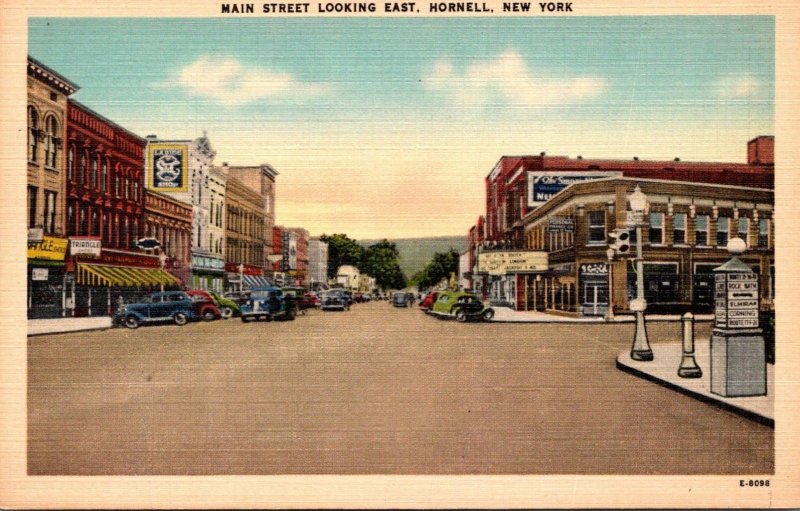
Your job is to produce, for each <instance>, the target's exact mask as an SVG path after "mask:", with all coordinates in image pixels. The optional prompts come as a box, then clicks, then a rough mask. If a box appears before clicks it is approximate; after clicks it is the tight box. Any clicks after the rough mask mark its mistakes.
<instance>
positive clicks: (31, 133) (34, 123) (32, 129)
mask: <svg viewBox="0 0 800 511" xmlns="http://www.w3.org/2000/svg"><path fill="white" fill-rule="evenodd" d="M38 157H39V113H38V112H37V111H36V109H35V108H34V107H32V106H29V107H28V161H32V162H38V161H39V160H38Z"/></svg>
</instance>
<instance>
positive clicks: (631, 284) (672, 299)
mask: <svg viewBox="0 0 800 511" xmlns="http://www.w3.org/2000/svg"><path fill="white" fill-rule="evenodd" d="M628 264H629V265H630V266H629V267H628V299H633V298H635V297H636V272H635V271H634V268H633V261H630V262H629V263H628ZM679 278H680V276H679V275H678V265H677V263H644V298H645V300H646V301H647V303H648V304H669V303H676V302H677V301H678V291H679V289H678V288H679Z"/></svg>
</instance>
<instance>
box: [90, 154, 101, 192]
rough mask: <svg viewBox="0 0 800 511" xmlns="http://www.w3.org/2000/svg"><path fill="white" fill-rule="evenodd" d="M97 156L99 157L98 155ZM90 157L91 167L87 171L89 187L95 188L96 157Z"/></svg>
mask: <svg viewBox="0 0 800 511" xmlns="http://www.w3.org/2000/svg"><path fill="white" fill-rule="evenodd" d="M98 158H99V157H98ZM98 158H92V163H91V164H90V165H91V169H90V171H89V186H90V187H91V188H97V159H98Z"/></svg>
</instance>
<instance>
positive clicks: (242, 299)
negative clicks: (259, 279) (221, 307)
mask: <svg viewBox="0 0 800 511" xmlns="http://www.w3.org/2000/svg"><path fill="white" fill-rule="evenodd" d="M222 296H223V297H224V298H227V299H228V300H231V301H233V302H234V303H236V305H237V306H238V307H240V308H241V306H242V304H244V303H247V299H248V298H250V291H249V290H247V291H228V292H227V293H225V294H223V295H222Z"/></svg>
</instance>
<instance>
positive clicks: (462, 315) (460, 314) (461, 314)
mask: <svg viewBox="0 0 800 511" xmlns="http://www.w3.org/2000/svg"><path fill="white" fill-rule="evenodd" d="M466 320H467V311H465V310H464V309H458V310H457V311H456V321H458V322H459V323H463V322H465V321H466Z"/></svg>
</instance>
